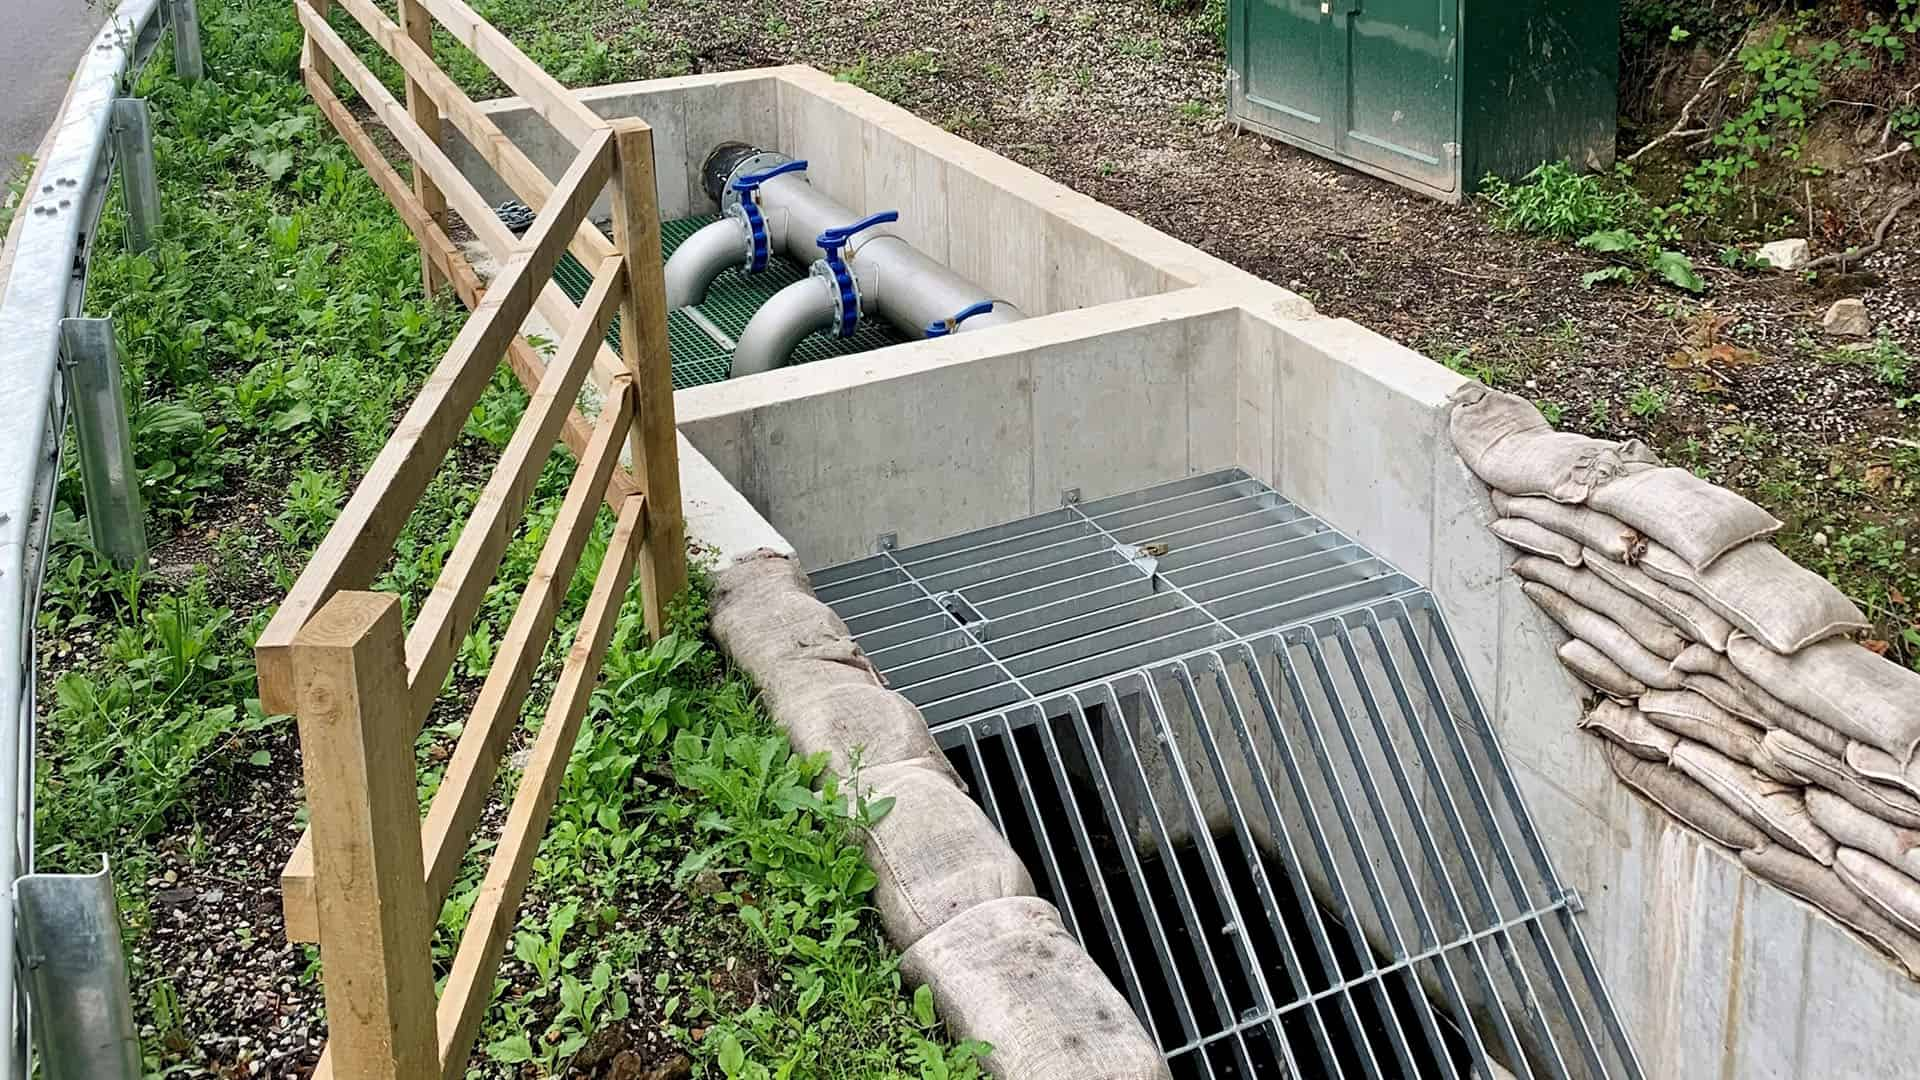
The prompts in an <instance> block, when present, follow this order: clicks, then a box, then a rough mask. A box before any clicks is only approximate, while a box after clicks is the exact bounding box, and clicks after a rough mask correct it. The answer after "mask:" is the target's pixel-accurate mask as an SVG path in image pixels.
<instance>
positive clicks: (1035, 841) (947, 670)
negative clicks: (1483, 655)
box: [813, 470, 1642, 1078]
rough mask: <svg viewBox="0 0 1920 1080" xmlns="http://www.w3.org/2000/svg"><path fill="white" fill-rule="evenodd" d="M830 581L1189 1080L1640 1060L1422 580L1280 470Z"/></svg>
mask: <svg viewBox="0 0 1920 1080" xmlns="http://www.w3.org/2000/svg"><path fill="white" fill-rule="evenodd" d="M813 583H814V587H815V590H816V592H817V593H818V594H819V595H820V597H821V599H823V600H825V601H826V602H827V603H829V604H830V605H831V606H832V607H833V608H834V609H835V610H836V611H837V612H838V613H839V614H840V615H841V617H842V618H843V619H845V620H846V621H847V623H848V625H849V626H850V627H851V628H852V629H853V630H854V633H855V634H856V636H857V637H858V638H859V640H860V642H861V643H862V645H863V646H864V647H865V648H866V649H867V651H868V652H869V654H870V655H871V656H872V657H873V659H874V661H875V663H876V664H877V665H878V666H879V667H880V669H881V670H882V671H883V672H885V673H886V674H887V676H888V679H889V681H890V682H891V683H892V685H893V686H894V688H895V689H898V690H900V691H901V692H902V693H903V694H905V695H906V696H907V697H908V698H909V699H911V700H913V701H914V702H915V703H916V704H918V705H920V706H921V708H922V709H923V710H924V711H925V712H926V714H927V716H928V719H929V723H930V724H932V725H933V727H934V735H935V737H936V739H937V740H938V741H939V743H940V745H941V747H942V748H943V749H944V750H945V751H946V752H947V755H948V757H949V760H951V761H952V762H953V764H954V765H955V767H956V768H957V769H958V770H959V771H960V772H961V774H962V776H963V777H964V778H965V779H966V780H967V782H968V785H969V788H970V790H971V791H972V793H973V795H974V797H975V798H976V799H977V800H978V801H979V802H980V804H981V805H982V807H983V808H984V809H985V810H986V812H987V814H988V816H989V817H990V818H991V819H992V820H993V822H994V824H995V826H996V827H997V828H999V829H1000V831H1001V832H1002V834H1003V835H1005V836H1006V837H1007V839H1008V840H1009V842H1010V843H1012V844H1013V845H1014V847H1015V849H1016V850H1017V851H1018V852H1019V853H1020V854H1021V856H1022V858H1023V859H1024V860H1025V861H1026V863H1027V865H1028V866H1029V867H1030V868H1032V869H1033V871H1034V876H1035V880H1036V882H1037V884H1038V886H1039V890H1040V892H1041V893H1042V894H1043V895H1045V896H1046V897H1047V898H1048V899H1049V900H1051V901H1053V903H1054V904H1055V905H1056V906H1057V907H1059V909H1060V911H1061V916H1062V918H1063V919H1064V920H1065V922H1066V924H1067V926H1068V929H1069V930H1070V931H1071V932H1072V933H1073V934H1074V935H1075V936H1076V938H1078V939H1079V940H1080V941H1081V943H1082V944H1083V945H1085V947H1086V948H1087V950H1088V952H1089V953H1090V954H1091V955H1092V956H1093V957H1094V959H1095V960H1096V961H1097V962H1098V963H1099V964H1100V965H1101V967H1102V968H1103V969H1104V970H1105V971H1106V972H1107V974H1108V975H1109V976H1110V977H1111V978H1112V979H1113V981H1114V984H1115V985H1116V986H1119V987H1120V988H1122V989H1123V990H1124V991H1125V992H1126V994H1127V996H1128V997H1129V999H1130V1000H1131V1001H1132V1003H1133V1006H1134V1008H1135V1010H1136V1011H1137V1012H1138V1013H1139V1015H1140V1017H1141V1019H1142V1021H1143V1022H1144V1023H1145V1024H1146V1025H1147V1027H1148V1029H1149V1030H1150V1031H1151V1032H1152V1033H1153V1035H1154V1037H1155V1038H1156V1039H1157V1040H1158V1042H1159V1045H1160V1046H1161V1048H1162V1050H1163V1052H1164V1053H1165V1055H1166V1058H1167V1062H1168V1065H1169V1067H1170V1068H1171V1070H1172V1071H1173V1073H1174V1075H1175V1076H1176V1077H1183V1078H1184V1077H1265V1076H1294V1077H1303V1078H1306V1077H1427V1076H1435V1077H1465V1076H1501V1075H1507V1074H1508V1073H1509V1072H1510V1073H1511V1074H1512V1075H1515V1076H1521V1077H1555V1078H1558V1077H1629V1078H1637V1077H1640V1076H1641V1075H1642V1074H1641V1072H1640V1069H1639V1066H1638V1064H1637V1062H1636V1060H1635V1058H1634V1055H1633V1051H1632V1049H1631V1046H1630V1043H1629V1041H1628V1039H1627V1036H1626V1034H1625V1032H1624V1030H1623V1029H1622V1027H1621V1024H1620V1022H1619V1020H1618V1017H1617V1016H1616V1014H1615V1013H1614V1011H1613V1008H1612V1006H1611V1004H1610V1003H1609V1001H1608V999H1607V995H1606V991H1605V988H1604V986H1603V985H1602V984H1601V981H1600V978H1599V975H1598V972H1597V970H1596V969H1595V967H1594V965H1593V961H1592V959H1591V956H1590V955H1589V953H1588V951H1587V948H1586V944H1585V941H1584V939H1583V938H1582V936H1581V933H1580V929H1579V926H1578V924H1577V921H1576V918H1575V917H1576V915H1577V914H1578V913H1579V910H1580V905H1579V900H1578V897H1576V896H1575V895H1573V894H1572V893H1571V892H1569V891H1568V890H1566V889H1564V888H1563V887H1562V886H1561V885H1560V883H1559V880H1558V878H1557V876H1556V875H1555V873H1554V871H1553V867H1552V864H1551V862H1550V860H1549V858H1548V854H1547V852H1546V850H1545V848H1544V846H1543V844H1542V842H1541V840H1540V837H1539V834H1538V832H1537V831H1536V830H1535V829H1534V827H1533V824H1532V822H1531V820H1530V819H1529V818H1528V816H1527V812H1526V810H1525V807H1524V806H1523V804H1522V801H1521V798H1520V795H1519V791H1518V788H1517V785H1516V782H1515V780H1514V777H1513V774H1512V773H1511V771H1510V770H1509V769H1508V767H1507V764H1506V762H1505V760H1504V758H1503V756H1502V754H1501V751H1500V747H1499V744H1498V742H1497V741H1496V740H1495V738H1494V737H1493V735H1492V733H1491V730H1490V728H1489V726H1488V723H1487V718H1486V716H1485V714H1484V711H1483V710H1482V709H1481V707H1480V704H1479V701H1478V699H1477V698H1476V697H1475V695H1474V693H1473V690H1472V688H1471V686H1470V685H1469V684H1468V680H1467V678H1466V675H1465V671H1464V668H1463V667H1462V664H1461V661H1460V657H1459V655H1458V653H1457V651H1456V649H1455V646H1454V643H1453V640H1452V638H1451V636H1450V635H1449V634H1448V632H1447V628H1446V625H1445V621H1444V619H1443V618H1442V617H1441V614H1440V612H1439V611H1438V610H1437V609H1436V607H1435V605H1434V603H1433V601H1432V598H1431V596H1430V594H1428V593H1427V591H1426V590H1425V589H1424V588H1422V587H1420V586H1419V585H1418V584H1417V583H1415V582H1413V581H1411V580H1410V579H1408V578H1407V577H1405V576H1404V575H1402V574H1400V573H1399V572H1398V571H1397V570H1395V569H1394V568H1393V567H1392V566H1391V565H1389V564H1387V563H1386V562H1384V561H1383V560H1381V559H1379V558H1378V557H1377V556H1375V555H1373V554H1372V553H1370V552H1368V551H1367V550H1366V549H1364V548H1362V547H1360V546H1359V545H1357V544H1355V543H1353V541H1351V540H1350V539H1349V538H1347V537H1346V536H1344V535H1342V534H1341V533H1339V532H1338V531H1337V530H1335V529H1333V528H1331V527H1330V526H1329V525H1327V524H1326V523H1325V522H1323V521H1321V520H1320V519H1318V518H1316V517H1314V516H1313V515H1312V514H1310V513H1307V512H1306V511H1304V510H1302V509H1301V508H1300V507H1298V506H1296V505H1294V504H1293V503H1291V502H1289V501H1288V500H1287V499H1285V498H1284V497H1282V496H1280V495H1279V494H1278V493H1276V492H1274V491H1273V490H1272V489H1270V488H1268V487H1266V486H1265V485H1263V484H1261V483H1259V482H1258V481H1256V480H1253V479H1252V478H1251V477H1249V476H1247V475H1246V474H1245V473H1243V472H1240V471H1238V470H1229V471H1226V472H1221V473H1214V474H1209V475H1206V476H1199V477H1191V478H1188V479H1185V480H1180V481H1176V482H1174V483H1171V484H1164V485H1160V486H1158V487H1155V488H1151V489H1148V490H1146V491H1142V492H1137V493H1134V494H1130V495H1124V496H1118V497H1115V498H1112V499H1103V500H1100V501H1098V502H1091V503H1086V504H1084V505H1075V504H1074V503H1072V502H1069V503H1068V504H1067V505H1065V506H1063V507H1062V508H1061V509H1060V510H1056V511H1052V512H1050V513H1047V514H1042V515H1038V516H1036V517H1032V518H1027V519H1024V520H1022V521H1018V522H1014V523H1010V524H1007V525H1001V526H997V527H994V528H990V529H985V530H981V531H979V532H975V533H969V534H966V535H964V536H960V537H955V538H952V539H948V540H943V541H937V542H935V543H931V544H923V545H918V546H915V547H912V548H907V549H902V550H898V551H890V550H883V551H881V552H879V553H878V554H876V555H874V556H872V557H870V558H867V559H862V560H859V561H857V562H854V563H850V564H846V565H843V566H838V567H832V568H828V569H823V570H821V571H819V572H817V573H815V574H814V575H813ZM943 620H944V621H943Z"/></svg>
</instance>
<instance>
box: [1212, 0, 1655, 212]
mask: <svg viewBox="0 0 1920 1080" xmlns="http://www.w3.org/2000/svg"><path fill="white" fill-rule="evenodd" d="M1228 20H1229V21H1228V67H1229V70H1228V87H1229V93H1228V108H1229V109H1230V111H1231V115H1232V116H1233V118H1234V119H1235V120H1236V121H1237V122H1239V123H1241V124H1244V125H1246V126H1247V127H1250V128H1253V129H1254V130H1257V131H1261V132H1264V133H1266V134H1268V135H1272V136H1274V137H1275V138H1279V139H1282V140H1285V141H1286V142H1290V143H1293V144H1294V145H1296V146H1300V147H1304V148H1305V149H1308V150H1311V151H1313V152H1315V153H1317V154H1321V155H1324V156H1326V157H1329V158H1332V159H1334V160H1336V161H1340V162H1343V163H1345V164H1348V165H1351V166H1353V167H1355V168H1357V169H1362V170H1364V171H1366V172H1370V173H1374V174H1376V175H1378V176H1383V177H1385V178H1387V179H1389V180H1393V181H1396V182H1398V183H1401V184H1404V185H1406V186H1408V187H1412V188H1415V189H1418V190H1420V191H1424V192H1427V193H1429V194H1431V195H1434V196H1437V197H1439V198H1443V199H1449V200H1453V199H1459V198H1460V197H1461V196H1463V195H1465V194H1466V193H1468V192H1470V191H1472V190H1473V189H1474V187H1475V186H1476V185H1477V184H1478V182H1479V181H1480V179H1481V178H1482V177H1484V176H1485V175H1487V174H1488V173H1494V174H1498V175H1501V176H1508V177H1513V176H1519V175H1521V174H1524V173H1526V172H1527V171H1529V170H1531V169H1533V168H1534V167H1535V166H1537V165H1539V164H1541V163H1542V162H1545V161H1559V160H1563V159H1564V160H1569V161H1572V162H1574V163H1576V164H1580V165H1584V166H1586V167H1588V168H1592V169H1606V168H1611V167H1612V165H1613V154H1614V129H1615V124H1616V108H1617V94H1618V82H1619V68H1620V7H1619V0H1230V2H1229V7H1228Z"/></svg>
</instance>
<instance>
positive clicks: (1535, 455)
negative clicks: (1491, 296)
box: [1447, 384, 1658, 503]
mask: <svg viewBox="0 0 1920 1080" xmlns="http://www.w3.org/2000/svg"><path fill="white" fill-rule="evenodd" d="M1447 425H1448V428H1449V431H1450V433H1451V434H1452V436H1453V445H1454V449H1456V450H1457V451H1459V453H1460V458H1461V460H1462V461H1465V462H1466V463H1467V468H1469V469H1471V470H1473V474H1474V475H1475V476H1478V477H1479V478H1480V479H1481V480H1482V481H1484V482H1485V483H1486V485H1487V486H1488V487H1490V488H1493V489H1494V490H1496V491H1503V492H1506V493H1507V494H1509V495H1540V496H1544V497H1546V498H1549V499H1552V500H1553V501H1554V502H1562V503H1578V502H1585V501H1587V497H1588V495H1590V494H1591V493H1592V492H1593V490H1594V486H1595V485H1596V484H1601V483H1604V482H1605V481H1607V480H1610V479H1612V478H1613V477H1614V476H1615V475H1616V474H1617V473H1619V472H1620V470H1621V469H1622V468H1623V467H1624V466H1625V465H1626V464H1627V463H1629V462H1637V463H1657V462H1658V459H1657V458H1655V457H1654V456H1653V452H1652V451H1651V450H1648V449H1647V447H1646V445H1645V444H1643V443H1640V442H1638V441H1629V442H1625V443H1611V442H1604V441H1602V440H1600V439H1592V438H1588V437H1587V436H1585V435H1575V434H1572V433H1571V432H1557V431H1554V430H1553V425H1551V424H1549V423H1547V418H1546V417H1544V416H1542V415H1540V410H1539V409H1536V408H1534V406H1533V403H1532V402H1530V401H1528V400H1527V399H1525V398H1523V397H1518V396H1516V395H1513V394H1503V393H1500V392H1498V391H1493V390H1489V389H1487V388H1486V387H1484V386H1480V385H1478V384H1469V385H1467V386H1463V387H1461V388H1460V389H1459V390H1456V391H1454V394H1453V404H1452V408H1451V411H1450V412H1449V414H1448V416H1447Z"/></svg>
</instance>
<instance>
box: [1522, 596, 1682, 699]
mask: <svg viewBox="0 0 1920 1080" xmlns="http://www.w3.org/2000/svg"><path fill="white" fill-rule="evenodd" d="M1520 589H1521V591H1522V592H1524V593H1526V594H1527V598H1528V599H1530V600H1532V601H1533V602H1534V603H1536V604H1538V605H1540V609H1541V610H1542V611H1545V612H1546V613H1547V617H1548V618H1550V619H1552V620H1553V621H1554V622H1557V623H1559V624H1560V627H1561V629H1563V630H1565V631H1566V632H1567V633H1569V634H1571V635H1573V636H1574V637H1576V638H1579V639H1580V640H1581V641H1584V642H1586V643H1587V644H1589V645H1592V646H1593V647H1594V648H1596V649H1599V650H1600V652H1601V653H1602V654H1604V655H1605V656H1606V657H1607V658H1609V659H1611V660H1612V661H1613V662H1614V663H1616V664H1618V665H1620V667H1621V668H1622V669H1623V670H1624V671H1626V673H1627V674H1629V675H1631V676H1633V677H1634V678H1635V679H1637V680H1639V681H1640V682H1643V683H1645V684H1647V685H1648V686H1652V687H1657V688H1659V689H1663V690H1678V689H1679V688H1680V679H1681V676H1680V675H1679V674H1678V673H1677V672H1675V671H1674V670H1673V669H1672V668H1671V667H1670V666H1669V665H1668V663H1667V661H1666V660H1663V659H1661V658H1660V657H1659V656H1657V655H1655V654H1654V653H1652V652H1650V651H1649V650H1648V649H1647V648H1646V646H1644V645H1642V644H1640V643H1639V642H1637V641H1635V640H1633V636H1632V635H1631V634H1628V633H1627V632H1626V631H1625V630H1622V629H1620V624H1619V623H1616V622H1614V621H1613V620H1612V619H1609V618H1607V617H1606V616H1605V615H1602V614H1600V613H1599V612H1597V611H1594V610H1592V609H1591V608H1585V607H1581V606H1580V605H1579V604H1576V603H1574V602H1573V598H1572V597H1569V596H1568V595H1567V594H1566V593H1563V592H1561V591H1560V590H1558V589H1554V588H1550V587H1548V586H1546V585H1542V584H1540V583H1539V582H1537V581H1529V582H1526V583H1525V584H1523V585H1521V586H1520Z"/></svg>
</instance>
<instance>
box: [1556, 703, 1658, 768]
mask: <svg viewBox="0 0 1920 1080" xmlns="http://www.w3.org/2000/svg"><path fill="white" fill-rule="evenodd" d="M1580 726H1581V727H1583V728H1585V729H1587V730H1589V731H1592V732H1594V733H1595V734H1598V735H1599V736H1600V737H1602V738H1604V739H1606V740H1607V741H1608V742H1611V743H1614V744H1615V745H1617V746H1619V747H1620V748H1621V749H1623V750H1625V751H1626V752H1627V753H1629V754H1632V755H1633V756H1634V757H1637V758H1644V759H1646V760H1647V761H1658V762H1663V763H1664V762H1665V761H1666V760H1667V755H1668V754H1671V753H1673V748H1674V747H1675V746H1676V745H1678V744H1679V742H1680V739H1679V736H1677V735H1675V734H1674V733H1673V732H1671V731H1667V730H1666V729H1664V728H1661V727H1658V726H1656V725H1655V724H1653V723H1652V722H1650V721H1649V720H1648V719H1647V717H1646V714H1645V713H1642V712H1641V711H1640V710H1639V709H1636V708H1633V707H1632V706H1630V705H1622V704H1620V703H1619V702H1616V701H1601V702H1600V703H1599V704H1598V705H1595V706H1594V707H1593V708H1592V709H1590V710H1588V712H1587V715H1585V716H1583V717H1581V718H1580Z"/></svg>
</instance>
